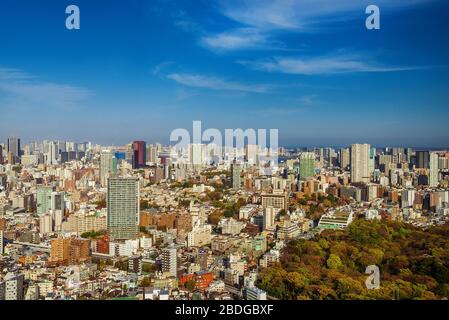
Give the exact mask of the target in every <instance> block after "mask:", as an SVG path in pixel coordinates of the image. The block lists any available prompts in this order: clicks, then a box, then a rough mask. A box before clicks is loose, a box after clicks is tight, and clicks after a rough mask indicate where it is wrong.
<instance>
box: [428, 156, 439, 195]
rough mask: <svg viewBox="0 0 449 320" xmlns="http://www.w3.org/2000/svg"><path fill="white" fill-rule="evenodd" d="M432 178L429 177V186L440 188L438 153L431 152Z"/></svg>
mask: <svg viewBox="0 0 449 320" xmlns="http://www.w3.org/2000/svg"><path fill="white" fill-rule="evenodd" d="M429 167H430V173H429V175H430V177H429V186H431V187H437V186H438V182H439V181H438V153H435V152H431V153H430V161H429Z"/></svg>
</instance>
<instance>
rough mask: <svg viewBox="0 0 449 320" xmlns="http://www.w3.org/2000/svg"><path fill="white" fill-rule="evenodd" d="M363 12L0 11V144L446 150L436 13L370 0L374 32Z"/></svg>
mask: <svg viewBox="0 0 449 320" xmlns="http://www.w3.org/2000/svg"><path fill="white" fill-rule="evenodd" d="M390 3H393V5H392V4H390ZM69 4H76V5H78V6H79V7H80V10H81V30H78V31H68V30H67V29H66V28H65V18H66V14H65V7H66V6H67V5H69ZM367 4H371V3H370V2H369V1H365V0H360V1H355V0H354V1H350V0H342V1H338V2H337V3H336V2H335V1H331V0H319V1H305V0H298V1H282V0H278V1H269V0H260V1H234V0H228V1H206V0H197V1H162V0H158V1H144V0H130V1H127V2H125V3H124V2H121V1H110V2H104V1H86V0H77V1H57V2H56V1H48V2H38V1H32V0H3V1H1V3H0V48H1V49H0V115H1V116H0V141H1V142H2V143H4V141H5V140H6V138H7V137H8V136H18V137H20V138H21V139H22V141H23V144H25V143H26V142H28V141H33V140H43V139H49V140H50V139H54V140H67V141H92V142H95V143H99V144H102V145H109V144H115V145H124V144H125V143H127V142H129V141H132V140H146V141H148V142H150V143H151V142H156V141H159V142H161V143H168V140H169V134H170V132H171V130H173V129H175V128H186V129H188V130H191V128H192V121H193V120H201V121H202V122H203V128H204V129H206V128H218V129H220V130H223V129H225V128H243V129H246V128H255V129H257V128H266V129H270V128H277V129H279V140H280V141H279V144H280V145H283V146H313V145H317V146H331V145H339V146H340V145H343V146H344V145H349V144H351V143H357V142H366V143H370V144H372V145H377V146H410V147H448V146H449V126H448V125H447V119H449V90H448V89H449V68H448V66H449V44H448V41H447V39H448V38H449V26H448V25H447V23H446V18H447V12H449V4H448V3H447V1H443V0H415V1H406V0H396V1H394V2H393V1H386V0H378V1H376V2H375V3H374V4H377V5H378V6H379V7H380V9H381V30H378V31H367V30H366V28H365V22H364V21H365V18H366V14H365V7H366V5H367Z"/></svg>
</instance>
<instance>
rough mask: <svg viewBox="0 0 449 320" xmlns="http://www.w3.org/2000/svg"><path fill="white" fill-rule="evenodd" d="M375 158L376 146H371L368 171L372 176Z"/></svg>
mask: <svg viewBox="0 0 449 320" xmlns="http://www.w3.org/2000/svg"><path fill="white" fill-rule="evenodd" d="M375 158H376V148H374V147H370V148H369V163H368V172H369V175H370V176H371V175H372V174H373V172H374V169H375V161H374V160H375Z"/></svg>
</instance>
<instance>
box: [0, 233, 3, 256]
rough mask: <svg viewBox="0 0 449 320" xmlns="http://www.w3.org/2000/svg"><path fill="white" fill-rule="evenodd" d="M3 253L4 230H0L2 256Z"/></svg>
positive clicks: (0, 253)
mask: <svg viewBox="0 0 449 320" xmlns="http://www.w3.org/2000/svg"><path fill="white" fill-rule="evenodd" d="M2 254H3V230H0V256H1V255H2Z"/></svg>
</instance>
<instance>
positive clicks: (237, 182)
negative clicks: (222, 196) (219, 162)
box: [231, 163, 242, 189]
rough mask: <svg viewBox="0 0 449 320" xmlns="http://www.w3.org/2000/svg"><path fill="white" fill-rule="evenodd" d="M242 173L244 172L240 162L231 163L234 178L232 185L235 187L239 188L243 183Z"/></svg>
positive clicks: (232, 177)
mask: <svg viewBox="0 0 449 320" xmlns="http://www.w3.org/2000/svg"><path fill="white" fill-rule="evenodd" d="M241 173H242V166H241V165H240V164H237V163H233V164H231V175H232V176H231V179H232V187H233V188H234V189H239V188H240V186H241V185H242V178H241V176H240V175H241Z"/></svg>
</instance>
